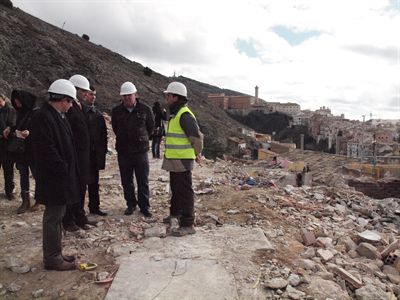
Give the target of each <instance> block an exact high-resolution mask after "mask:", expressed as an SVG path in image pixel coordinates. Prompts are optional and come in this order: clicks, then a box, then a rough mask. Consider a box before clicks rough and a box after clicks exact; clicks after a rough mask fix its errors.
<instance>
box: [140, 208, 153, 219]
mask: <svg viewBox="0 0 400 300" xmlns="http://www.w3.org/2000/svg"><path fill="white" fill-rule="evenodd" d="M140 212H141V213H142V214H143V216H145V217H146V218H151V217H152V216H153V214H152V213H151V212H149V211H148V210H145V211H140Z"/></svg>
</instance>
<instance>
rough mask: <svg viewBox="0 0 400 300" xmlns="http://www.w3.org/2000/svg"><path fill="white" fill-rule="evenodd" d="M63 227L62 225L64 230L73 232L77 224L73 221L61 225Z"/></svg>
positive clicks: (76, 228)
mask: <svg viewBox="0 0 400 300" xmlns="http://www.w3.org/2000/svg"><path fill="white" fill-rule="evenodd" d="M63 227H64V230H65V231H69V232H74V231H78V230H79V227H78V225H76V224H75V223H73V224H67V225H63Z"/></svg>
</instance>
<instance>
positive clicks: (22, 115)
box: [10, 90, 38, 164]
mask: <svg viewBox="0 0 400 300" xmlns="http://www.w3.org/2000/svg"><path fill="white" fill-rule="evenodd" d="M15 99H18V100H19V102H20V103H21V104H22V107H18V106H17V104H16V102H15ZM11 103H12V105H13V107H14V109H15V110H16V112H17V121H16V125H15V127H13V128H12V132H11V133H10V134H11V135H15V130H20V131H24V130H29V132H30V131H31V129H32V119H33V117H34V114H35V113H36V112H37V110H38V107H37V106H36V96H35V95H33V94H31V93H29V92H26V91H22V90H13V91H12V93H11ZM12 157H13V160H14V161H15V162H17V163H23V164H32V163H33V153H32V143H31V136H30V135H28V136H27V137H26V138H25V152H24V153H18V154H17V153H13V154H12Z"/></svg>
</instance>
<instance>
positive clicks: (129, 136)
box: [111, 99, 154, 154]
mask: <svg viewBox="0 0 400 300" xmlns="http://www.w3.org/2000/svg"><path fill="white" fill-rule="evenodd" d="M136 101H137V102H136V106H135V107H134V109H133V110H132V112H129V111H128V110H127V109H126V108H125V106H124V105H123V104H120V105H118V106H116V107H114V108H113V110H112V113H111V124H112V128H113V130H114V132H115V136H116V142H115V149H116V150H117V152H118V154H134V153H143V152H147V151H148V150H149V136H150V135H151V134H152V133H153V129H154V116H153V113H152V111H151V108H150V107H149V106H147V105H146V104H144V103H142V102H141V101H140V100H139V99H136Z"/></svg>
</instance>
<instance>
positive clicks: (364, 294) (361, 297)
mask: <svg viewBox="0 0 400 300" xmlns="http://www.w3.org/2000/svg"><path fill="white" fill-rule="evenodd" d="M355 293H356V297H357V300H387V299H388V295H387V294H386V293H385V292H384V291H382V290H381V289H379V288H377V287H376V286H373V285H372V284H367V285H365V286H363V287H362V288H359V289H357V290H356V292H355Z"/></svg>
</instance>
